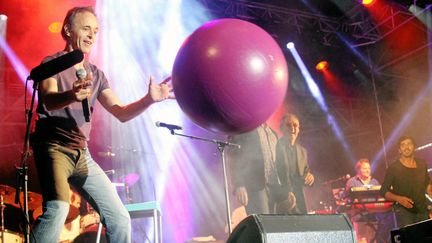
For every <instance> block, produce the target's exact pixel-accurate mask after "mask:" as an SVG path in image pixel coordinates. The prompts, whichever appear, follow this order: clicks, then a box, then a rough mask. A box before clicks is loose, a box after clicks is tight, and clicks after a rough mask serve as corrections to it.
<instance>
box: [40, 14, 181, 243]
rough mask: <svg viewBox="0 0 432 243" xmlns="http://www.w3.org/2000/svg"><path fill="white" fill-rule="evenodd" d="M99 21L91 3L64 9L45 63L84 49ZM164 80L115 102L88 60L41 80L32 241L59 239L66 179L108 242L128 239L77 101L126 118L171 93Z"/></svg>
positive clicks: (125, 218)
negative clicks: (39, 199)
mask: <svg viewBox="0 0 432 243" xmlns="http://www.w3.org/2000/svg"><path fill="white" fill-rule="evenodd" d="M98 26H99V24H98V20H97V18H96V15H95V12H94V10H93V8H91V7H77V8H73V9H71V10H69V12H68V13H67V15H66V17H65V20H64V23H63V27H62V37H63V38H64V40H65V41H66V46H65V49H64V50H63V51H61V52H58V53H56V54H54V55H52V56H49V57H47V58H45V59H44V62H45V61H49V60H51V59H53V58H56V57H58V56H61V55H64V54H66V53H68V52H72V51H73V50H77V49H79V50H81V51H82V52H83V53H84V54H88V53H89V52H90V50H91V49H92V47H93V45H94V43H95V42H96V33H97V32H98V28H99V27H98ZM79 69H85V70H86V72H87V74H88V75H87V77H85V78H81V77H80V79H78V78H77V77H76V72H77V70H79ZM83 76H84V75H83ZM77 79H78V80H77ZM168 80H169V79H167V80H166V81H164V82H162V83H161V84H155V83H153V81H152V78H150V85H149V90H148V93H147V94H146V95H145V96H144V97H143V98H141V99H140V100H138V101H136V102H134V103H131V104H128V105H123V104H122V103H121V102H120V100H119V99H118V98H117V96H116V95H115V94H114V92H113V91H112V90H111V89H110V87H109V84H108V81H107V79H106V77H105V75H104V73H103V72H102V71H101V70H99V69H98V68H97V67H96V66H95V65H93V64H91V63H90V62H88V61H87V60H83V61H82V62H80V63H78V64H76V65H75V66H74V67H71V68H68V69H66V70H65V71H63V72H60V73H59V74H56V75H54V76H53V77H50V78H47V79H45V80H43V81H42V82H41V83H40V87H39V92H38V95H39V104H38V108H37V112H38V118H39V119H38V121H37V123H36V128H35V132H34V133H33V134H32V147H33V151H34V157H35V164H36V168H37V171H38V176H39V180H40V184H41V189H42V195H43V214H42V215H41V216H40V217H39V218H38V219H37V221H36V223H35V228H34V230H33V234H32V237H31V240H32V241H35V242H37V243H55V242H57V241H58V239H59V235H60V232H61V230H62V228H63V224H64V222H65V220H66V217H67V215H68V211H69V184H72V185H73V186H74V188H75V189H76V190H77V191H78V192H79V194H80V195H81V196H83V197H84V198H86V199H87V200H89V199H90V197H91V199H92V200H89V202H90V203H91V205H92V207H93V208H94V209H95V210H96V211H98V213H99V214H100V216H101V222H102V223H103V224H104V225H105V227H106V234H107V239H108V241H109V242H116V243H128V242H131V223H130V216H129V214H128V212H127V210H126V208H125V207H124V206H123V204H122V202H121V200H120V198H119V196H118V195H117V191H116V190H115V188H114V186H113V185H112V184H111V182H110V180H109V178H108V177H107V176H106V174H105V173H104V171H103V170H102V169H101V168H100V167H99V165H98V164H97V163H96V162H95V161H94V160H93V158H92V156H91V155H90V153H89V151H88V149H87V141H88V140H89V134H90V128H91V122H87V121H86V120H85V118H84V115H83V106H82V101H83V100H84V99H86V98H87V99H88V101H89V103H90V106H93V104H94V103H95V102H96V100H97V101H99V103H101V105H102V107H104V108H105V109H106V110H107V111H108V112H110V113H111V114H112V115H113V116H115V117H116V118H117V119H119V120H120V121H122V122H126V121H128V120H130V119H132V118H134V117H136V116H138V115H139V114H141V113H142V112H143V111H145V110H146V109H147V108H148V107H149V106H150V105H151V104H153V103H155V102H158V101H162V100H165V99H168V98H173V97H172V95H171V94H170V91H171V87H169V86H168V85H167V83H166V82H167V81H168ZM33 236H34V237H33Z"/></svg>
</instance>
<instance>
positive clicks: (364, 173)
mask: <svg viewBox="0 0 432 243" xmlns="http://www.w3.org/2000/svg"><path fill="white" fill-rule="evenodd" d="M359 174H360V177H362V178H369V176H370V175H371V170H370V164H369V163H362V164H361V166H360V170H359Z"/></svg>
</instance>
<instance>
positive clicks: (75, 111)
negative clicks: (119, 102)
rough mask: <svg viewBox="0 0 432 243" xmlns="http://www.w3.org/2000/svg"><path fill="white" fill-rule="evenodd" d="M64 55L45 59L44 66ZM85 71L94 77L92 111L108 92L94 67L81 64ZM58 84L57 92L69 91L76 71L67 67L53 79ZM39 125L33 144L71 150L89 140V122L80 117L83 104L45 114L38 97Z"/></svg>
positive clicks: (76, 103)
mask: <svg viewBox="0 0 432 243" xmlns="http://www.w3.org/2000/svg"><path fill="white" fill-rule="evenodd" d="M64 54H66V52H64V51H61V52H58V53H56V54H54V55H51V56H48V57H46V58H44V60H43V61H42V62H43V63H44V62H47V61H50V60H52V59H54V58H56V57H59V56H61V55H64ZM84 68H85V70H86V71H87V73H90V72H91V73H93V84H92V87H91V96H90V98H89V102H90V106H91V107H93V105H94V103H95V102H96V100H97V98H98V96H99V95H100V93H101V92H102V91H103V90H104V89H108V88H109V84H108V80H107V79H106V77H105V74H104V73H103V72H102V71H101V70H100V69H98V68H97V67H96V66H95V65H93V64H91V63H89V62H88V61H86V60H85V61H84ZM53 78H55V79H56V80H57V85H58V91H59V92H63V91H67V90H70V89H72V85H73V83H74V82H75V81H76V80H77V77H76V69H75V68H74V67H70V68H68V69H66V70H64V71H62V72H60V73H58V74H56V75H54V76H53ZM37 113H38V118H39V119H38V121H37V123H36V130H35V134H36V136H35V139H36V140H37V141H35V142H50V143H58V144H61V145H63V146H67V147H71V148H83V147H85V146H86V141H88V140H89V134H90V130H91V122H86V121H85V118H84V114H83V109H82V103H81V102H73V103H72V104H70V105H68V106H67V107H65V108H63V109H58V110H52V111H48V110H47V109H46V107H45V105H44V101H43V100H42V99H41V97H40V96H39V103H38V107H37Z"/></svg>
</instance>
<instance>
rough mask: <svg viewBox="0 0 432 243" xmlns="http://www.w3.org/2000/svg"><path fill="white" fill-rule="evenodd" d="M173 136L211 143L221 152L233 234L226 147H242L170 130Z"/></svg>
mask: <svg viewBox="0 0 432 243" xmlns="http://www.w3.org/2000/svg"><path fill="white" fill-rule="evenodd" d="M169 130H170V132H171V134H172V135H177V136H181V137H186V138H190V139H196V140H200V141H205V142H210V143H214V144H216V145H217V148H218V150H219V152H220V155H221V159H222V169H223V174H224V190H225V203H226V214H227V220H228V233H229V234H231V232H232V228H231V209H230V201H229V193H228V177H227V170H226V162H225V147H226V146H233V147H237V148H240V145H238V144H235V143H230V142H224V141H220V140H216V139H207V138H201V137H196V136H191V135H186V134H180V133H176V132H175V131H174V129H169Z"/></svg>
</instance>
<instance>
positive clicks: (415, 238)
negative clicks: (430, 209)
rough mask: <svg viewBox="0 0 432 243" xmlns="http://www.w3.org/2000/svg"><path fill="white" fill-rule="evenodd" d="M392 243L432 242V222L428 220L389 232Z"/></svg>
mask: <svg viewBox="0 0 432 243" xmlns="http://www.w3.org/2000/svg"><path fill="white" fill-rule="evenodd" d="M390 235H391V240H392V243H419V242H432V220H431V219H428V220H425V221H421V222H418V223H415V224H410V225H407V226H405V227H402V228H400V229H394V230H392V231H391V234H390Z"/></svg>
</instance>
